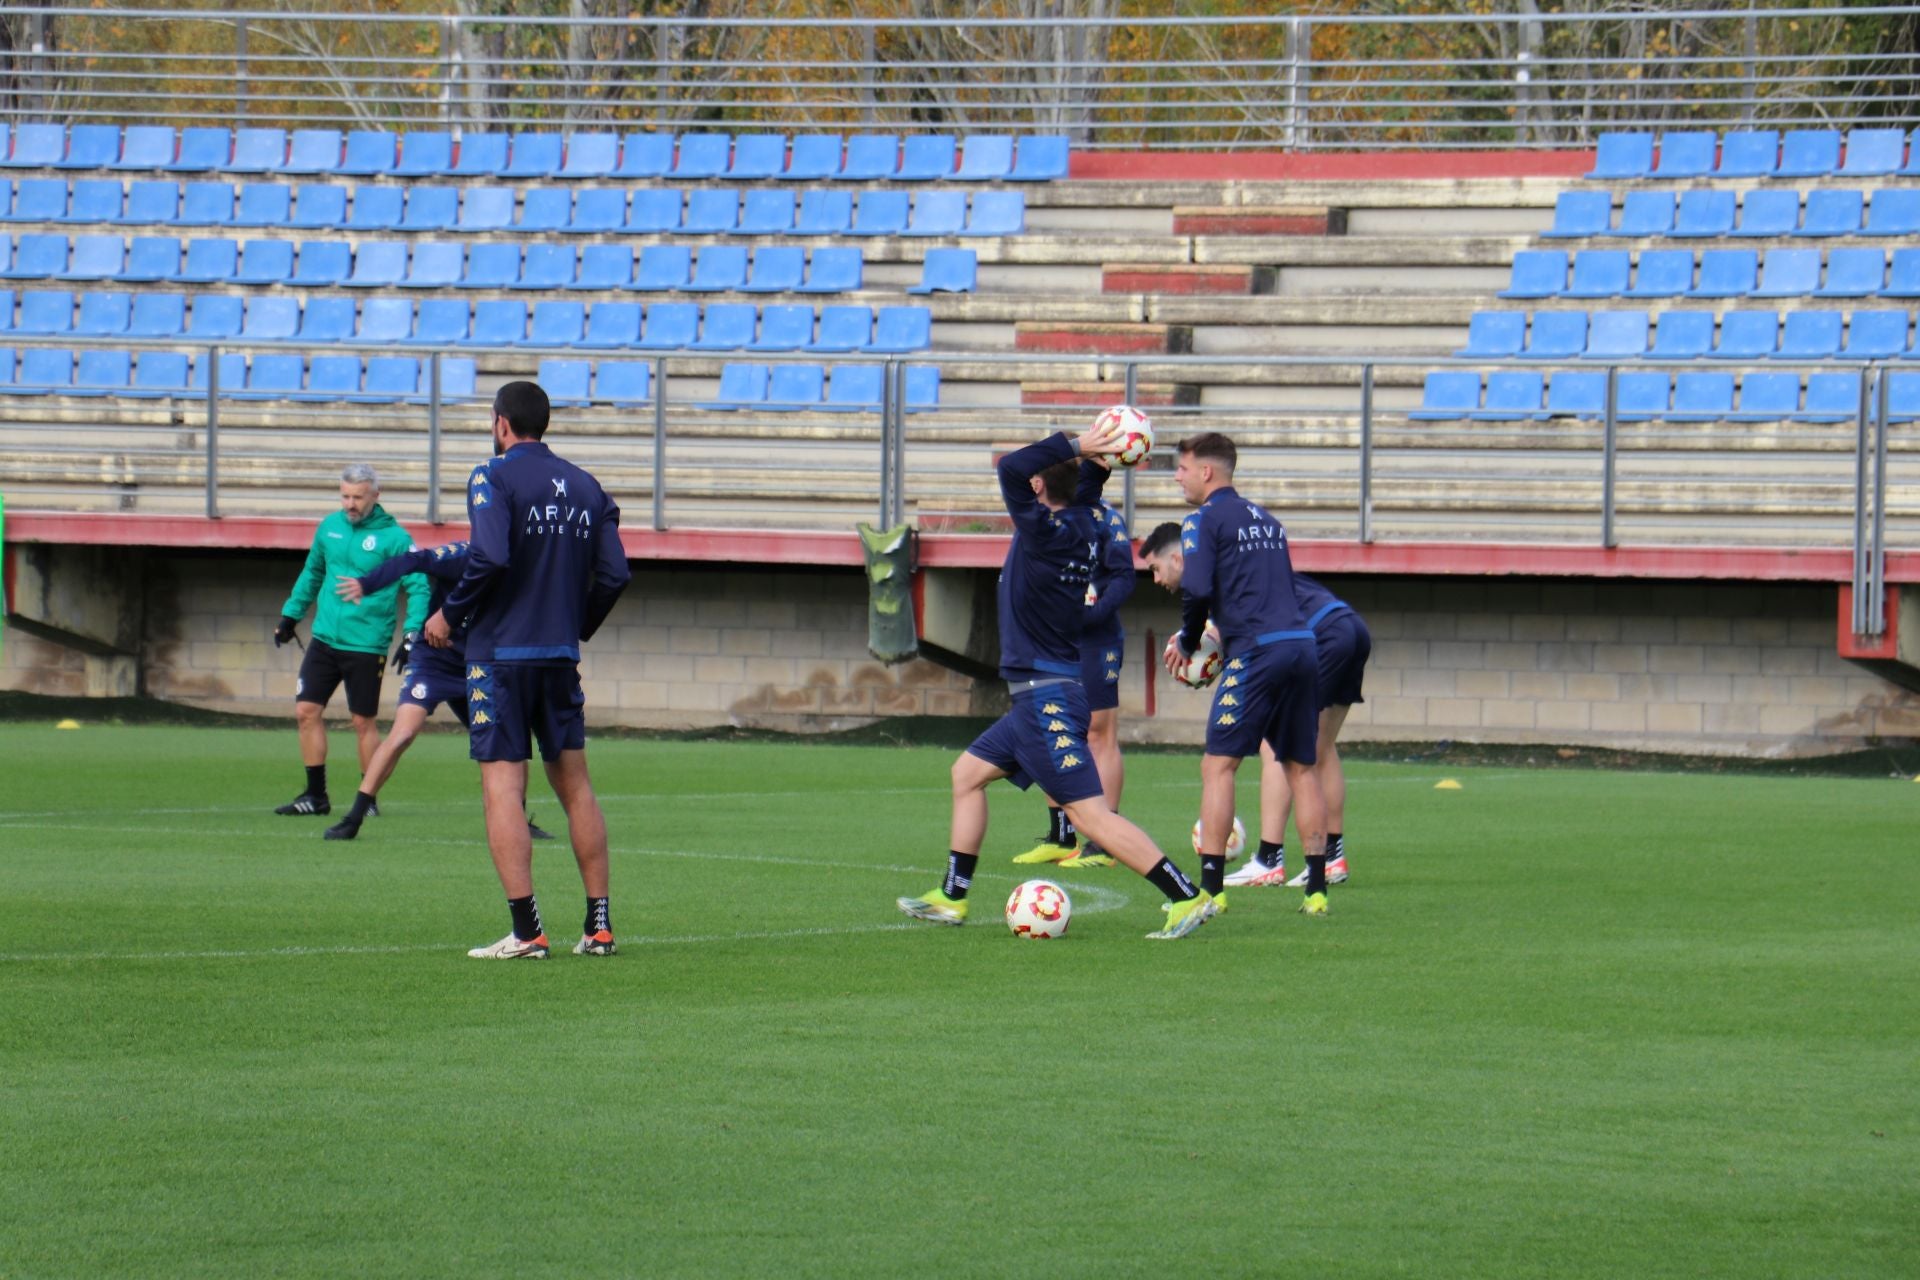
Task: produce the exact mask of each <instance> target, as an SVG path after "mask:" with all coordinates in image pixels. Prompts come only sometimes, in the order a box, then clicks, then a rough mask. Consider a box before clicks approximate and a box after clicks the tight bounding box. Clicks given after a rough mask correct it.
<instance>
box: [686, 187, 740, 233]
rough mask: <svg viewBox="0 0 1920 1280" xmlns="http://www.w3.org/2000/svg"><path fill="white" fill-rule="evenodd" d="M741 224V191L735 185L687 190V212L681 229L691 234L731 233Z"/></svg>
mask: <svg viewBox="0 0 1920 1280" xmlns="http://www.w3.org/2000/svg"><path fill="white" fill-rule="evenodd" d="M739 225H740V192H739V191H738V190H736V189H735V188H733V187H716V188H699V187H696V188H694V189H693V190H692V191H689V192H687V212H686V215H685V219H684V221H683V222H682V223H681V230H683V231H685V232H687V233H688V234H689V235H700V236H712V235H724V234H731V233H732V232H733V230H734V229H735V228H736V227H738V226H739Z"/></svg>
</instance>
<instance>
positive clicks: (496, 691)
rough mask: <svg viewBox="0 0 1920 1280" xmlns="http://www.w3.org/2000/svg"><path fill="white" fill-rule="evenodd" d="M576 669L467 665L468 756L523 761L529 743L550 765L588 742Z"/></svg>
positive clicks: (529, 754)
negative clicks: (538, 746)
mask: <svg viewBox="0 0 1920 1280" xmlns="http://www.w3.org/2000/svg"><path fill="white" fill-rule="evenodd" d="M586 703H587V699H586V695H585V694H583V693H582V692H581V691H580V669H579V668H578V667H577V666H575V665H573V664H572V663H568V664H567V665H566V666H558V667H547V666H534V665H532V664H528V663H517V662H479V663H476V662H469V663H468V664H467V743H468V752H467V754H468V755H470V756H472V757H473V758H474V759H475V760H480V761H492V760H527V759H530V758H531V757H532V755H533V750H532V744H533V743H534V742H538V743H539V744H540V758H541V759H542V760H545V761H546V762H547V763H548V764H552V763H553V762H554V761H556V760H558V759H559V758H560V753H561V752H562V751H579V750H582V749H583V748H585V747H586V745H587V716H586Z"/></svg>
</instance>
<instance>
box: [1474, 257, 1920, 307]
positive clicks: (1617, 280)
mask: <svg viewBox="0 0 1920 1280" xmlns="http://www.w3.org/2000/svg"><path fill="white" fill-rule="evenodd" d="M1567 259H1568V255H1567V254H1566V252H1565V251H1563V250H1560V249H1523V250H1521V251H1520V252H1519V253H1516V254H1514V255H1513V277H1512V281H1511V283H1510V284H1509V285H1508V286H1507V288H1505V289H1503V290H1501V291H1500V296H1501V297H1503V298H1623V297H1624V298H1799V297H1813V298H1870V297H1882V298H1920V249H1895V250H1894V251H1893V255H1892V271H1891V274H1889V271H1888V255H1887V251H1886V250H1884V249H1834V250H1832V251H1831V252H1829V253H1828V254H1827V255H1826V259H1825V262H1824V268H1825V270H1824V274H1823V272H1822V267H1823V263H1822V260H1821V255H1820V250H1818V249H1769V250H1768V251H1767V253H1766V257H1765V266H1764V267H1762V265H1761V261H1762V260H1761V256H1760V255H1759V254H1758V253H1756V252H1755V251H1754V250H1752V249H1708V250H1705V251H1704V252H1702V253H1701V254H1700V256H1699V260H1698V263H1697V264H1696V262H1695V259H1694V252H1693V250H1691V249H1645V250H1642V251H1641V252H1640V253H1639V254H1638V255H1634V254H1630V253H1629V252H1628V251H1627V250H1625V249H1582V250H1580V251H1579V252H1578V253H1576V254H1574V255H1573V260H1572V267H1573V273H1572V277H1571V279H1569V277H1568V273H1567V267H1568V260H1567ZM1696 265H1697V266H1698V273H1697V274H1696V272H1695V267H1696Z"/></svg>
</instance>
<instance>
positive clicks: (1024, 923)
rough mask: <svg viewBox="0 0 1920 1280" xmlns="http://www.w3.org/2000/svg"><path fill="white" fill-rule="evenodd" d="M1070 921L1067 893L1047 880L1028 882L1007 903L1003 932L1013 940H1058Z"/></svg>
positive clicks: (1017, 888) (1070, 913)
mask: <svg viewBox="0 0 1920 1280" xmlns="http://www.w3.org/2000/svg"><path fill="white" fill-rule="evenodd" d="M1072 918H1073V903H1071V902H1069V901H1068V900H1067V891H1066V890H1065V889H1062V888H1061V887H1060V886H1059V885H1057V884H1055V883H1054V882H1053V881H1051V880H1028V881H1027V882H1026V883H1024V884H1021V885H1018V886H1016V887H1015V889H1014V891H1013V896H1012V897H1010V898H1008V899H1007V928H1009V929H1011V930H1013V936H1014V937H1016V938H1059V937H1063V936H1065V934H1066V932H1067V921H1068V920H1070V919H1072Z"/></svg>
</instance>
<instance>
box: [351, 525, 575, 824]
mask: <svg viewBox="0 0 1920 1280" xmlns="http://www.w3.org/2000/svg"><path fill="white" fill-rule="evenodd" d="M466 571H467V544H466V543H465V542H449V543H447V544H446V545H444V546H439V547H419V548H416V549H415V550H412V551H408V552H406V553H405V554H403V555H397V556H395V557H393V559H391V560H388V561H387V562H386V563H385V564H382V565H381V566H380V567H379V568H377V569H374V570H373V571H372V572H371V573H367V574H363V575H362V576H360V577H358V578H355V577H349V576H347V575H344V574H343V575H341V576H340V577H339V578H338V579H336V580H335V585H334V594H336V595H338V596H339V597H340V598H341V599H342V600H345V601H347V602H349V603H352V602H354V601H358V600H361V599H363V598H364V597H365V596H367V595H368V594H370V593H372V592H375V591H380V590H382V589H384V588H386V587H388V586H390V585H392V584H393V583H395V582H398V581H400V579H402V578H404V577H406V576H407V575H408V574H415V573H418V574H425V575H426V576H427V577H428V578H430V579H432V580H433V595H432V596H431V598H430V599H429V600H428V601H427V611H428V612H429V613H438V612H439V611H440V606H441V605H443V604H445V603H446V600H447V593H448V592H449V591H451V590H452V589H453V585H454V583H456V582H458V581H460V578H461V576H462V575H464V574H465V573H466ZM466 643H467V638H466V636H465V635H463V634H461V633H458V632H455V633H454V634H453V635H452V636H451V637H450V638H449V643H448V645H447V647H446V648H444V649H436V648H434V647H433V646H432V645H424V644H423V645H416V644H415V643H414V642H413V639H412V637H409V638H407V639H405V640H403V641H401V643H400V647H399V648H398V649H396V650H395V651H394V655H393V670H394V672H395V673H396V674H399V675H403V676H405V679H403V680H401V682H400V705H399V707H398V708H396V709H395V711H394V713H393V727H392V728H391V729H389V730H388V731H387V736H386V738H385V739H384V740H382V742H381V743H380V745H379V746H378V747H376V748H374V752H373V760H372V761H371V762H370V763H369V764H368V765H367V772H366V776H365V777H363V778H361V779H360V791H359V794H357V795H356V796H354V798H353V807H352V808H351V809H349V810H348V811H347V816H346V817H344V818H342V819H340V821H338V822H336V823H334V824H333V825H332V826H330V827H328V828H327V830H326V838H327V839H329V840H351V839H353V838H354V837H356V836H358V835H359V834H360V824H361V823H362V822H364V821H365V820H366V817H367V815H368V814H369V813H372V812H373V811H374V797H376V796H378V795H379V794H380V788H381V786H382V785H384V784H385V783H386V780H387V779H388V778H389V777H390V776H392V774H393V768H394V766H395V765H397V764H399V763H400V757H401V756H403V755H405V754H406V752H407V748H408V747H410V746H412V745H413V740H414V739H415V738H417V737H418V736H419V735H420V730H421V728H422V727H424V726H425V725H426V723H427V717H428V716H430V715H432V714H433V713H434V711H435V710H436V709H437V708H438V707H439V706H440V704H441V703H443V702H444V703H446V704H447V709H448V710H449V711H452V712H453V714H454V715H455V716H457V717H459V719H460V723H461V724H462V725H468V721H467V668H466V660H467V653H466ZM468 727H469V728H470V727H471V726H468ZM527 834H528V835H530V836H532V837H533V838H534V839H535V840H551V839H553V837H552V836H550V835H548V834H547V833H546V832H544V831H542V830H541V829H540V828H539V827H537V826H535V825H534V823H533V817H532V815H528V817H527Z"/></svg>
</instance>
